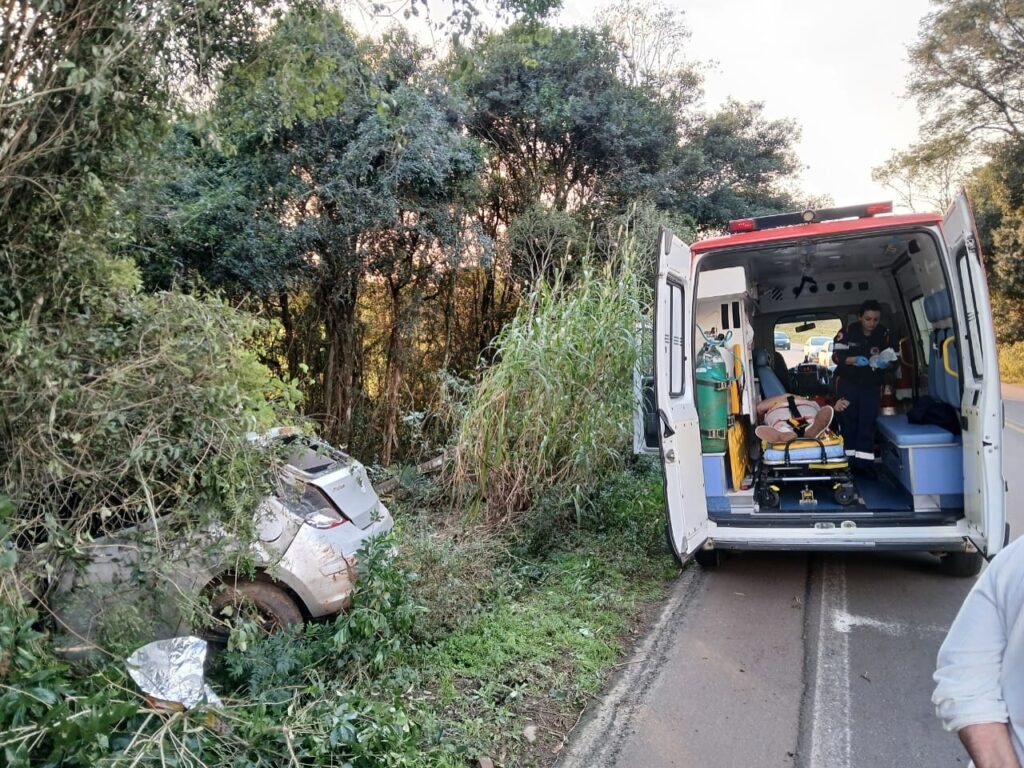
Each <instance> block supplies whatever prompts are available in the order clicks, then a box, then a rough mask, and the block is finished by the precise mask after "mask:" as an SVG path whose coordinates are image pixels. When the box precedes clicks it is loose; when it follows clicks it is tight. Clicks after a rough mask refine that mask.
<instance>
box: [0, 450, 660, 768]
mask: <svg viewBox="0 0 1024 768" xmlns="http://www.w3.org/2000/svg"><path fill="white" fill-rule="evenodd" d="M421 490H423V489H421ZM426 490H427V491H428V492H431V491H432V489H426ZM433 492H436V491H433ZM429 501H430V499H429V498H426V497H415V498H412V499H408V500H407V502H406V503H404V504H402V505H400V506H399V507H397V508H396V510H395V511H396V516H397V517H398V519H399V520H402V521H403V529H402V531H401V544H400V546H399V555H398V557H397V559H394V558H393V557H392V555H391V551H392V549H391V548H392V546H393V545H394V544H395V543H396V540H395V539H392V538H386V539H379V540H377V541H375V542H373V543H372V544H371V545H370V547H369V548H368V550H367V551H365V552H364V553H363V557H362V559H361V560H360V564H359V576H360V581H359V587H358V590H357V593H356V595H355V598H354V603H353V607H352V609H351V610H349V611H348V612H346V613H344V614H341V615H340V616H339V617H338V618H337V619H335V620H334V621H328V622H324V623H315V624H310V625H308V626H306V627H304V628H295V629H293V630H291V631H288V632H283V633H279V634H276V635H272V636H269V637H266V636H262V635H261V634H259V633H258V632H255V631H254V630H255V628H247V627H245V626H243V627H242V628H240V629H239V630H237V631H236V633H235V635H234V636H233V638H232V643H231V644H230V645H229V649H228V650H226V651H224V652H223V653H221V654H220V656H219V657H218V658H217V659H216V664H215V665H214V668H213V669H212V671H211V674H210V676H209V680H210V682H211V683H212V684H213V685H214V687H215V688H216V689H217V691H218V693H219V694H220V695H221V696H222V697H224V699H225V705H226V706H225V708H224V709H210V710H206V711H203V710H194V711H192V712H188V713H166V714H157V713H155V712H153V711H152V710H150V709H148V708H147V707H146V705H145V702H144V700H143V699H142V697H141V696H140V695H139V694H138V693H136V692H135V690H134V684H133V683H131V681H130V680H128V679H127V676H126V674H125V671H124V668H123V666H122V664H121V663H120V662H116V661H115V662H112V663H106V664H103V665H102V666H100V667H98V668H96V669H95V671H93V672H91V673H90V672H89V671H88V670H86V669H81V670H78V671H75V670H73V669H69V668H68V667H66V666H64V665H62V664H59V663H56V662H55V660H54V659H53V657H52V656H50V655H49V653H48V652H46V651H45V646H44V638H43V637H42V636H41V635H40V634H39V633H38V632H35V631H34V630H32V629H31V623H32V620H33V618H34V617H33V616H32V614H31V613H26V615H25V623H24V624H23V625H22V626H20V627H17V626H11V625H10V624H8V623H7V622H6V621H5V622H4V623H2V624H0V632H2V634H0V638H2V639H3V641H4V643H5V644H4V647H5V648H10V647H11V646H10V645H8V642H9V641H12V640H14V641H16V642H17V647H18V649H19V650H18V652H17V654H15V655H11V656H5V657H4V659H5V663H4V667H3V675H4V678H3V680H4V688H3V692H2V694H0V722H2V723H3V729H2V731H3V736H2V737H0V746H2V747H3V749H4V750H5V752H4V754H5V761H6V764H7V765H10V766H22V765H24V766H28V765H33V766H35V765H44V764H49V765H61V766H69V767H73V766H95V765H105V766H115V765H125V766H127V765H159V766H163V765H190V766H199V765H209V766H222V765H245V766H279V765H288V764H293V765H295V764H297V765H303V766H305V765H309V766H315V765H323V766H329V765H330V766H333V765H351V766H353V768H370V767H371V766H396V767H397V766H403V767H414V766H422V767H423V768H428V767H430V768H433V767H437V766H452V767H453V768H454V767H456V766H465V765H466V764H467V762H468V760H469V759H471V758H474V757H478V756H483V755H491V756H494V757H496V758H498V759H500V760H501V761H502V762H503V763H505V764H506V765H523V766H526V765H546V764H549V763H550V762H551V760H552V757H553V754H554V750H556V748H557V747H559V745H560V744H561V740H562V738H563V734H564V733H565V732H566V731H567V730H568V729H569V728H570V727H571V726H572V724H573V723H574V722H575V719H576V717H577V714H578V712H579V710H580V709H581V708H582V707H583V705H584V704H585V702H586V701H587V699H588V698H589V696H591V695H592V694H593V693H595V692H596V691H597V690H598V689H599V688H600V687H601V685H602V684H603V683H604V681H605V680H606V679H607V676H608V675H609V674H610V672H611V671H612V668H613V665H614V664H615V662H616V661H617V660H618V659H619V658H620V656H621V654H622V652H623V651H624V650H625V649H626V648H628V646H629V644H630V642H631V638H632V635H633V633H634V632H635V631H636V629H637V628H638V626H639V624H638V621H639V620H640V618H641V617H642V614H643V611H644V610H645V608H646V606H648V605H649V604H651V602H652V601H655V600H657V599H658V598H659V597H660V596H661V595H662V594H663V589H664V584H665V582H666V581H667V580H668V579H669V578H671V577H672V576H673V575H674V573H675V572H676V571H675V566H674V561H673V560H672V559H671V557H670V555H669V554H668V553H667V552H666V551H665V550H664V544H663V541H664V539H663V537H662V535H661V531H662V526H663V524H664V518H663V511H662V510H663V498H662V490H661V477H660V473H659V472H658V470H657V468H656V467H655V466H653V465H651V464H646V463H641V464H638V465H637V466H636V467H635V468H634V469H633V470H631V471H629V472H624V473H620V474H618V475H616V476H614V477H613V478H610V479H609V480H608V482H606V483H604V484H602V485H600V486H598V487H597V488H596V489H595V490H594V491H593V492H592V493H591V494H589V496H588V498H587V500H586V504H585V508H586V510H587V513H586V515H585V516H584V518H583V524H582V525H581V527H579V528H578V529H575V530H566V529H565V528H564V527H562V526H558V525H553V524H552V523H551V520H550V518H548V517H546V516H542V515H538V516H537V517H536V518H534V519H533V520H532V521H531V522H530V523H529V524H526V525H523V526H521V528H520V529H519V530H518V531H517V534H516V536H512V537H510V536H507V535H506V536H496V535H489V536H480V535H479V533H480V532H479V531H474V530H463V529H460V528H448V527H446V526H445V524H444V521H443V519H442V518H441V517H440V516H439V515H438V514H436V513H427V512H424V511H419V512H417V509H419V508H421V507H422V506H425V505H426V504H427V503H428V502H429ZM456 542H458V543H456ZM528 724H534V725H537V726H539V738H538V739H537V741H536V742H531V741H529V740H527V739H526V738H525V737H524V736H523V728H524V726H526V725H528Z"/></svg>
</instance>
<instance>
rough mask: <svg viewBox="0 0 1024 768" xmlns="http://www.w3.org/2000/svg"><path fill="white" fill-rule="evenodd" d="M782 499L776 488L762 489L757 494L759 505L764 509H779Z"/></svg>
mask: <svg viewBox="0 0 1024 768" xmlns="http://www.w3.org/2000/svg"><path fill="white" fill-rule="evenodd" d="M781 501H782V497H781V496H779V492H778V491H776V490H775V489H774V488H762V489H761V490H759V491H758V492H757V503H758V504H760V505H761V506H762V507H777V506H779V502H781Z"/></svg>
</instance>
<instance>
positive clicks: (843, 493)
mask: <svg viewBox="0 0 1024 768" xmlns="http://www.w3.org/2000/svg"><path fill="white" fill-rule="evenodd" d="M856 499H857V492H856V491H855V490H854V489H853V486H852V485H840V486H839V487H838V488H836V502H837V503H838V504H842V505H843V506H844V507H845V506H848V505H850V504H853V502H854V501H855V500H856Z"/></svg>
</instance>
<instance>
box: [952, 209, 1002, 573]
mask: <svg viewBox="0 0 1024 768" xmlns="http://www.w3.org/2000/svg"><path fill="white" fill-rule="evenodd" d="M943 230H944V232H945V238H946V246H947V248H948V256H949V259H950V263H949V274H950V277H951V279H952V283H953V293H955V294H956V295H955V298H954V300H953V301H954V304H959V305H960V306H961V307H962V312H961V313H960V315H959V335H960V344H959V346H960V353H961V354H960V356H961V358H962V362H961V365H960V371H959V375H960V378H961V389H962V392H963V399H962V400H961V403H960V421H961V425H962V427H963V441H964V514H965V516H966V517H967V522H968V525H969V526H970V530H971V535H970V538H971V541H973V542H974V544H975V545H976V546H977V547H978V549H979V550H980V551H981V552H983V553H984V554H985V555H986V556H987V557H992V556H993V555H995V554H996V553H997V552H998V551H999V550H1000V549H1002V548H1003V544H1004V542H1005V536H1006V533H1005V530H1006V499H1005V491H1004V488H1005V486H1004V484H1003V465H1002V441H1003V423H1002V422H1003V419H1002V407H1003V403H1002V395H1001V393H1000V389H999V359H998V356H997V353H996V337H995V329H994V326H993V317H992V304H991V303H990V301H989V296H988V285H987V284H986V281H985V267H984V265H983V264H982V261H981V250H980V248H979V240H978V234H977V228H976V227H975V225H974V213H973V212H972V211H971V204H970V202H969V201H968V199H967V195H966V194H965V193H964V191H963V190H961V191H960V193H959V194H958V195H957V196H956V199H955V200H954V201H953V205H952V206H951V207H950V209H949V211H948V212H947V213H946V219H945V222H944V225H943Z"/></svg>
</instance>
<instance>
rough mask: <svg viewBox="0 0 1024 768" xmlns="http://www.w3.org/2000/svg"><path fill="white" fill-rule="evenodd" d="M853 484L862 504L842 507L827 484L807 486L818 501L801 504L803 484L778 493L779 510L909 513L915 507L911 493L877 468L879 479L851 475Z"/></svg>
mask: <svg viewBox="0 0 1024 768" xmlns="http://www.w3.org/2000/svg"><path fill="white" fill-rule="evenodd" d="M853 484H854V485H855V486H856V488H857V493H858V494H859V495H860V497H861V498H862V499H864V503H863V504H861V503H860V502H856V503H854V504H850V505H849V506H847V507H843V506H842V505H841V504H839V503H838V502H837V501H836V500H835V498H834V497H833V495H832V490H831V487H830V485H829V483H828V482H823V483H810V484H809V487H810V488H811V490H813V491H814V497H815V499H816V500H817V503H815V504H801V503H800V492H801V491H802V490H803V485H802V484H800V483H786V484H785V485H784V486H783V487H782V490H781V492H780V494H779V495H780V496H781V500H780V502H779V509H780V510H781V511H784V512H809V511H812V510H820V511H822V512H839V511H842V510H843V509H851V510H856V509H859V510H872V511H887V512H888V511H892V512H909V511H911V510H913V508H914V500H913V498H912V497H911V496H910V494H909V493H907V492H906V491H905V490H904V489H903V488H901V487H900V486H899V485H898V484H897V483H896V481H895V480H893V478H891V477H890V476H889V475H888V473H887V472H886V471H885V470H884V468H882V467H881V466H880V465H879V472H878V477H876V478H866V477H858V476H854V479H853Z"/></svg>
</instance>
